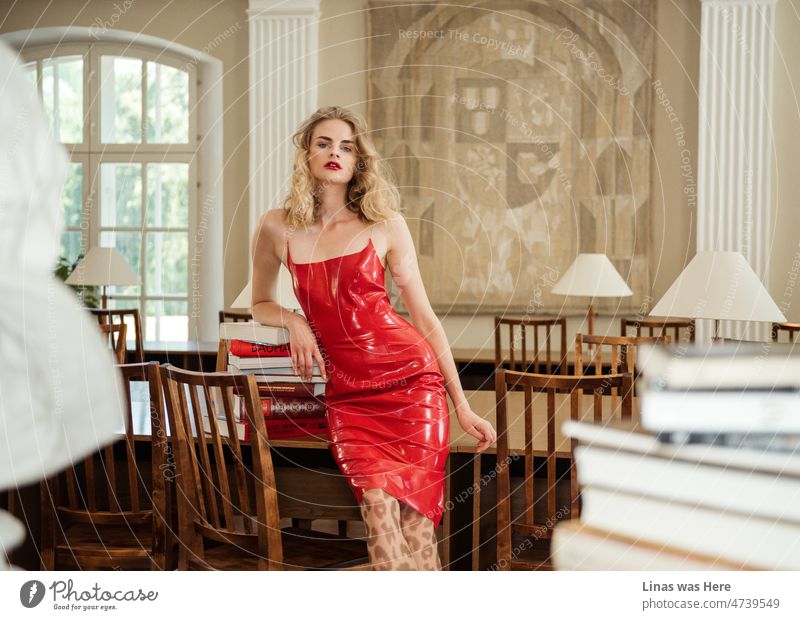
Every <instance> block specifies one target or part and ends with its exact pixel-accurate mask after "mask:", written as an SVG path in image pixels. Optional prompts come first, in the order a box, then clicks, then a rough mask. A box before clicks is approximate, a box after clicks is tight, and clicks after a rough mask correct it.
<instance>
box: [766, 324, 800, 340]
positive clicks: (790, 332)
mask: <svg viewBox="0 0 800 620" xmlns="http://www.w3.org/2000/svg"><path fill="white" fill-rule="evenodd" d="M781 334H786V336H787V337H788V340H787V342H791V343H795V342H797V334H800V323H773V324H772V341H773V342H779V341H780V336H781Z"/></svg>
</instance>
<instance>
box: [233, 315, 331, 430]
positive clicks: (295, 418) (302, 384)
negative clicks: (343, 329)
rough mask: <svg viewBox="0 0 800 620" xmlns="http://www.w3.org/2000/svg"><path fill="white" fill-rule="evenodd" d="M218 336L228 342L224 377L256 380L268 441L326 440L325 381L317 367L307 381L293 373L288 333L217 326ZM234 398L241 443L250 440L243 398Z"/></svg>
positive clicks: (246, 326) (256, 325)
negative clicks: (239, 375) (244, 376)
mask: <svg viewBox="0 0 800 620" xmlns="http://www.w3.org/2000/svg"><path fill="white" fill-rule="evenodd" d="M219 337H220V339H221V340H227V341H228V372H233V373H242V374H251V375H255V376H256V380H257V382H258V393H259V397H260V399H261V410H262V411H263V413H264V420H265V422H266V428H267V437H269V438H270V439H283V438H288V437H295V438H297V437H308V436H320V435H322V436H324V435H325V433H326V429H327V420H326V417H325V380H324V379H323V378H322V376H321V373H320V369H319V366H318V365H317V363H316V362H314V366H313V372H312V377H311V380H310V381H304V380H303V379H302V378H301V377H300V376H298V375H296V374H295V373H294V371H293V370H292V354H291V350H290V348H289V332H288V331H287V330H285V329H283V328H279V327H267V326H265V325H261V324H259V323H255V322H253V321H250V322H247V323H244V322H240V323H220V325H219ZM236 396H237V397H239V398H237V399H236V401H237V406H238V407H239V411H238V414H239V421H240V422H242V423H243V424H244V439H245V441H249V440H250V429H249V428H248V427H249V425H248V424H247V423H246V422H247V417H246V416H245V411H244V401H243V399H241V398H240V397H241V394H237V395H236Z"/></svg>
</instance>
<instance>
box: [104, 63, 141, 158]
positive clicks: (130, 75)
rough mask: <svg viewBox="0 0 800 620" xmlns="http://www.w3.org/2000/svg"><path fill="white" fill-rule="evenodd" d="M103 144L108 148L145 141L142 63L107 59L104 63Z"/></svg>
mask: <svg viewBox="0 0 800 620" xmlns="http://www.w3.org/2000/svg"><path fill="white" fill-rule="evenodd" d="M100 67H101V71H102V76H101V79H100V140H101V142H103V143H104V144H109V143H116V144H131V143H133V144H138V143H140V142H141V141H142V61H141V60H139V59H138V58H124V57H120V56H103V57H102V58H101V60H100Z"/></svg>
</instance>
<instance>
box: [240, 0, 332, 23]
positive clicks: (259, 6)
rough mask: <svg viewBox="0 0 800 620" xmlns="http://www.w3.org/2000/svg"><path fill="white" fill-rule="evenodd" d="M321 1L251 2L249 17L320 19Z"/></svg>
mask: <svg viewBox="0 0 800 620" xmlns="http://www.w3.org/2000/svg"><path fill="white" fill-rule="evenodd" d="M319 3H320V0H292V1H291V2H287V1H286V0H249V1H248V3H247V15H248V17H249V18H250V19H258V18H269V17H319V14H320V9H319Z"/></svg>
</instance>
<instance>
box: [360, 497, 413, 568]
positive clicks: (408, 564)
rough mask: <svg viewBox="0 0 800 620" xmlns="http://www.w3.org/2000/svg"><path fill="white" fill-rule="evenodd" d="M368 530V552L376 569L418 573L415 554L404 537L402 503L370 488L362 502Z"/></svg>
mask: <svg viewBox="0 0 800 620" xmlns="http://www.w3.org/2000/svg"><path fill="white" fill-rule="evenodd" d="M361 516H362V517H364V525H365V526H366V529H367V552H368V553H369V561H370V564H371V565H372V569H373V570H416V569H417V564H416V562H415V561H414V555H413V554H412V552H411V548H410V547H409V546H408V543H407V542H406V539H405V538H404V537H403V532H402V527H401V524H400V503H399V502H398V501H397V500H396V499H395V498H394V497H392V496H391V495H389V494H388V493H387V492H386V491H384V490H383V489H368V490H366V491H364V495H363V497H362V499H361Z"/></svg>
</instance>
